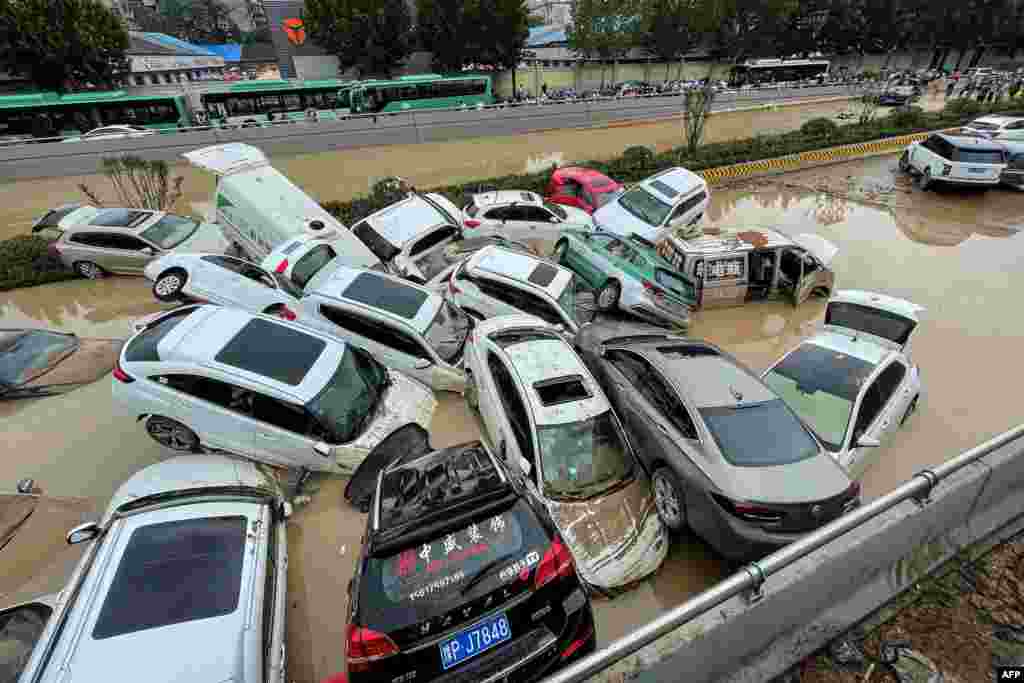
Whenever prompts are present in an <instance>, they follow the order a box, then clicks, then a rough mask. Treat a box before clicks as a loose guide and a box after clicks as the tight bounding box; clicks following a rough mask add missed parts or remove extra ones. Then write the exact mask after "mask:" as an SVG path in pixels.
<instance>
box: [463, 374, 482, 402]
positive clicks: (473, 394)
mask: <svg viewBox="0 0 1024 683" xmlns="http://www.w3.org/2000/svg"><path fill="white" fill-rule="evenodd" d="M477 391H478V390H477V388H476V380H474V379H473V373H472V372H470V371H469V370H467V371H466V388H465V390H464V391H463V394H462V395H463V396H465V397H466V403H468V404H469V407H470V408H472V409H473V410H475V411H477V412H479V411H480V395H479V394H478V393H477Z"/></svg>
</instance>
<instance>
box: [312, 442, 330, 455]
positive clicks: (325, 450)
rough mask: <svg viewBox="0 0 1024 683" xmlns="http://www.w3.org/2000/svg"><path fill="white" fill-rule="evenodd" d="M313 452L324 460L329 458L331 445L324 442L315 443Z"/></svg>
mask: <svg viewBox="0 0 1024 683" xmlns="http://www.w3.org/2000/svg"><path fill="white" fill-rule="evenodd" d="M313 450H314V451H315V452H317V453H319V454H320V455H322V456H324V457H325V458H329V457H331V444H329V443H327V442H325V441H317V442H316V443H315V444H313Z"/></svg>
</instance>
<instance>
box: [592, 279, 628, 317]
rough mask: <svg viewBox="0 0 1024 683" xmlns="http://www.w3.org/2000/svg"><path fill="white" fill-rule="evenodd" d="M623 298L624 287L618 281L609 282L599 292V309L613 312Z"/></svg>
mask: <svg viewBox="0 0 1024 683" xmlns="http://www.w3.org/2000/svg"><path fill="white" fill-rule="evenodd" d="M620 296H622V285H620V284H619V283H618V282H617V281H616V280H608V282H606V283H604V284H603V285H602V286H601V289H600V290H598V292H597V308H598V309H599V310H601V311H612V310H615V308H616V307H617V306H618V305H619V297H620Z"/></svg>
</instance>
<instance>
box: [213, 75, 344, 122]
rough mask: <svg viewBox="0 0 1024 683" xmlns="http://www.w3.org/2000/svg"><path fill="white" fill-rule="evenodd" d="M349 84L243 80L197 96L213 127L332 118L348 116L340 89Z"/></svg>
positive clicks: (342, 82)
mask: <svg viewBox="0 0 1024 683" xmlns="http://www.w3.org/2000/svg"><path fill="white" fill-rule="evenodd" d="M351 83H352V81H342V80H336V79H327V80H319V81H299V80H295V81H284V80H266V81H243V82H241V83H232V84H231V85H227V86H224V87H223V88H218V89H216V90H212V91H210V92H204V93H201V94H200V95H199V100H200V102H201V103H202V109H203V110H204V111H205V112H206V115H207V116H208V117H209V120H210V123H211V124H213V125H239V124H242V125H244V124H253V123H264V122H266V121H269V120H286V119H303V118H307V117H309V116H310V112H312V111H315V112H316V117H317V118H325V119H335V118H340V117H342V116H346V115H348V113H349V106H348V98H347V97H343V96H342V95H341V93H342V92H343V89H344V88H345V87H346V86H348V85H350V84H351Z"/></svg>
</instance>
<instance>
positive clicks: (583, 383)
mask: <svg viewBox="0 0 1024 683" xmlns="http://www.w3.org/2000/svg"><path fill="white" fill-rule="evenodd" d="M584 329H585V328H584ZM466 357H467V360H466V365H467V369H468V370H470V371H471V372H472V376H471V378H470V379H469V380H467V381H468V382H469V383H470V384H471V385H472V387H471V388H467V393H468V396H469V398H470V401H471V403H472V402H474V401H475V402H476V404H477V405H478V407H479V410H480V414H481V417H482V418H483V423H484V427H485V431H486V433H487V435H488V437H489V439H490V443H492V444H495V449H496V452H497V453H498V454H499V456H500V457H503V458H504V459H505V460H506V461H507V462H508V463H509V465H510V467H512V468H514V469H518V470H519V471H520V472H521V473H522V474H523V475H524V481H525V483H526V486H527V488H528V489H529V490H530V492H531V493H532V494H533V495H534V496H536V497H537V498H538V500H541V501H543V503H544V505H545V506H546V507H547V509H548V511H549V513H550V514H551V517H552V518H553V519H554V521H555V524H556V525H557V526H558V528H559V530H560V531H561V533H562V535H563V537H564V538H565V541H566V543H567V545H568V546H569V549H570V550H571V551H572V554H573V556H574V557H575V558H576V564H577V568H578V570H579V572H580V575H581V576H582V577H583V579H584V580H585V581H586V582H587V583H588V584H590V585H592V586H594V587H595V588H597V589H599V590H604V591H609V590H611V591H614V590H616V589H621V588H622V587H624V586H627V585H629V584H631V583H633V582H635V581H638V580H639V579H642V578H644V577H645V576H647V575H648V574H650V573H652V572H654V571H655V570H657V568H658V567H659V566H660V565H661V562H662V560H664V558H665V555H666V554H667V552H668V535H667V533H666V531H665V527H664V525H663V524H662V522H661V519H660V518H659V517H658V514H657V511H656V510H655V507H654V497H653V496H652V494H651V488H650V480H649V478H648V476H647V473H646V472H645V471H644V469H643V467H642V466H641V465H640V462H639V460H638V459H637V456H636V454H635V453H634V450H633V447H632V445H631V443H630V441H629V438H628V437H627V436H626V433H625V432H624V431H623V429H622V425H621V424H620V423H619V420H618V417H617V416H616V415H615V412H614V411H613V410H612V409H611V405H610V404H609V403H608V399H607V398H606V397H605V394H604V392H603V391H602V389H601V387H600V386H598V384H597V382H596V381H595V380H594V378H593V377H592V376H591V375H590V372H589V370H587V368H586V366H585V365H584V364H583V362H582V361H581V360H580V358H579V356H577V355H576V353H575V352H574V351H573V349H572V347H571V346H570V345H569V344H568V342H566V341H565V340H564V339H563V338H562V337H561V336H560V335H559V333H558V328H557V327H555V326H553V325H548V324H547V323H544V322H543V321H541V320H539V319H538V318H534V317H532V316H526V315H518V316H502V317H498V318H491V319H489V320H485V321H483V322H480V323H478V326H477V329H476V330H475V331H474V334H473V340H472V342H471V343H470V345H469V346H468V348H467V350H466Z"/></svg>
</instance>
